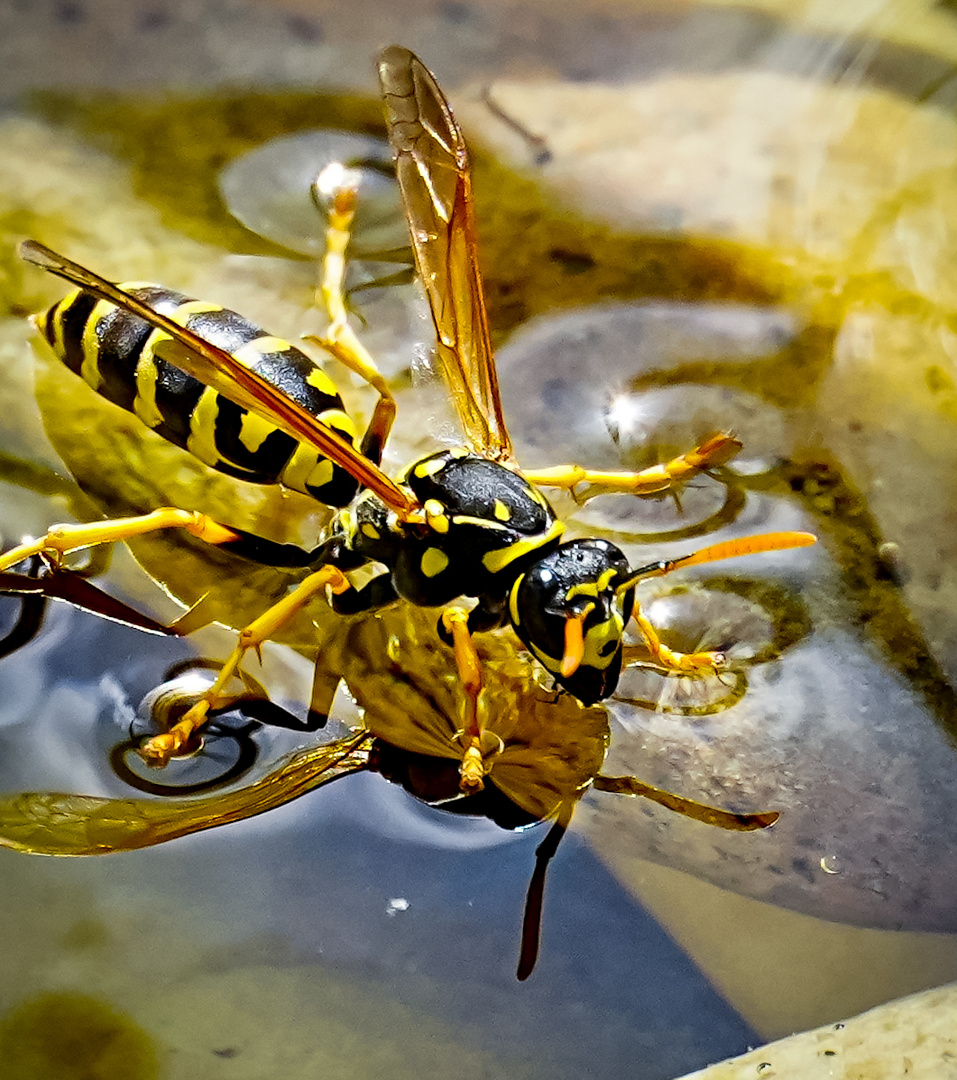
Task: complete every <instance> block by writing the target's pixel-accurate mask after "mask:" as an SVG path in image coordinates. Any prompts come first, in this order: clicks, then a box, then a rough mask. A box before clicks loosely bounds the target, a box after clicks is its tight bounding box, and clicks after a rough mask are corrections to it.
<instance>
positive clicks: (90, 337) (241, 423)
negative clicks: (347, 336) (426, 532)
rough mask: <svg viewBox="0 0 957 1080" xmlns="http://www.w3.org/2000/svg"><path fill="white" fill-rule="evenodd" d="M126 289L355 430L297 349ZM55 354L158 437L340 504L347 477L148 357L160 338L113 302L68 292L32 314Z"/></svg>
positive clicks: (352, 488) (227, 316)
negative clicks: (46, 308) (45, 309)
mask: <svg viewBox="0 0 957 1080" xmlns="http://www.w3.org/2000/svg"><path fill="white" fill-rule="evenodd" d="M121 288H123V289H124V290H125V291H126V292H129V293H132V294H133V296H135V297H137V299H139V300H142V301H144V302H145V303H147V304H149V306H150V307H152V308H155V309H156V311H158V312H160V313H162V314H164V315H166V316H168V317H169V318H171V319H173V320H174V321H175V322H177V323H180V325H182V326H186V327H188V328H189V329H190V330H192V331H193V332H194V333H196V334H198V335H199V336H200V337H202V338H205V339H206V340H207V341H208V342H210V343H211V344H213V345H216V346H218V347H219V348H220V349H223V350H225V351H226V352H229V353H232V354H233V355H234V356H235V357H236V358H237V359H239V360H240V361H241V362H242V363H244V364H245V365H246V366H247V367H250V368H252V369H253V370H254V371H256V372H257V373H258V374H260V375H261V376H262V377H263V378H264V379H266V380H267V381H268V382H270V383H272V384H273V385H274V386H276V387H278V388H279V389H281V390H282V391H283V393H285V394H286V395H287V396H288V397H290V398H291V399H292V400H293V401H295V402H297V403H298V404H299V405H302V406H303V407H304V408H305V409H306V410H307V411H308V412H310V413H311V414H312V415H313V416H315V417H318V418H319V419H320V420H322V421H323V422H324V423H325V424H328V425H329V426H330V427H332V428H335V429H336V431H338V432H339V433H340V434H342V435H344V436H345V438H346V439H348V440H349V441H350V442H351V443H353V445H355V443H356V429H355V425H354V424H353V422H352V420H351V419H350V417H349V416H347V415H346V413H345V412H344V411H343V407H342V399H341V398H340V397H339V394H338V392H337V390H336V388H335V385H334V384H333V382H332V380H331V379H329V378H328V376H327V375H326V374H325V373H324V372H323V371H322V370H320V369H319V368H318V367H317V366H316V365H315V364H314V363H313V362H312V360H310V359H309V357H308V356H306V355H305V353H303V352H301V351H300V350H299V349H297V348H295V346H293V345H291V344H290V343H289V342H287V341H283V340H282V339H281V338H275V337H271V336H270V335H268V334H267V333H266V332H265V331H264V330H261V329H260V328H259V327H258V326H255V325H254V324H253V323H251V322H249V321H248V320H247V319H244V318H243V317H242V316H241V315H237V314H236V312H234V311H228V310H226V309H225V308H221V307H219V306H218V305H216V304H208V303H205V302H204V301H201V300H191V299H190V298H189V297H186V296H183V295H182V294H180V293H177V292H173V291H172V290H171V289H165V288H163V287H162V286H161V285H147V284H142V283H134V284H125V285H122V286H121ZM36 324H37V326H38V328H39V330H40V332H41V333H42V334H43V336H44V337H45V338H46V339H47V341H48V342H49V343H50V345H51V346H52V348H53V351H54V352H55V353H56V355H57V356H58V357H59V358H60V359H61V360H62V361H63V362H64V363H65V364H66V366H67V367H68V368H70V370H71V371H74V372H76V374H77V375H80V376H81V377H82V378H83V379H84V380H85V381H86V382H87V383H89V384H90V386H92V387H93V389H94V390H95V391H96V392H97V393H98V394H101V395H102V396H103V397H105V398H107V399H108V400H109V401H112V402H114V403H115V404H117V405H119V406H120V407H121V408H123V409H127V410H128V411H129V412H132V413H135V414H136V415H137V416H138V417H139V418H140V420H142V421H143V423H144V424H146V425H147V426H148V427H150V428H152V429H153V430H154V431H156V432H158V433H159V434H160V435H162V436H163V437H164V438H165V439H168V440H169V441H170V442H172V443H175V444H176V445H177V446H181V447H183V448H184V449H185V450H188V451H189V452H190V453H191V454H193V455H194V456H195V457H197V458H199V460H200V461H203V462H205V463H206V464H207V465H210V466H212V468H214V469H218V470H219V471H220V472H223V473H227V474H228V475H230V476H236V477H239V478H240V479H243V480H249V481H252V482H254V483H259V484H274V483H277V482H281V483H283V484H285V485H286V487H290V488H293V489H294V490H296V491H301V492H304V493H305V494H307V495H312V496H314V497H315V498H316V499H318V500H319V501H320V502H323V503H326V504H327V505H329V506H345V505H346V504H347V503H348V502H350V501H351V499H352V498H353V497H354V495H355V493H356V488H357V484H356V481H355V480H354V479H353V478H352V477H351V476H350V475H349V473H347V472H346V471H345V470H343V469H342V468H340V467H339V466H338V465H335V464H334V463H333V462H331V461H328V460H327V459H326V458H324V457H322V456H321V455H320V454H318V453H317V451H315V450H313V449H311V448H310V447H308V446H305V445H303V444H302V443H299V442H297V441H296V440H295V439H293V438H291V437H290V436H289V435H287V434H285V433H284V432H282V431H279V430H277V429H276V428H275V427H274V426H273V425H272V424H270V423H269V422H268V421H267V420H264V419H263V418H262V417H260V416H256V415H255V414H253V413H250V412H249V411H248V410H246V409H244V408H241V407H240V406H239V405H236V404H234V403H233V402H231V401H229V400H228V399H226V398H224V397H223V396H222V395H221V394H218V393H216V391H214V390H211V389H210V388H209V387H208V386H204V385H203V384H202V383H201V382H199V381H198V380H196V379H194V378H193V377H192V376H191V375H187V374H185V373H184V372H182V371H180V370H179V368H176V367H174V366H173V365H172V364H170V363H168V362H167V361H165V360H162V359H161V358H160V357H158V356H155V355H154V354H153V343H154V342H155V341H156V340H157V337H166V335H165V334H164V333H163V332H162V331H157V330H154V329H153V327H151V326H150V325H149V324H148V323H146V322H144V321H143V320H142V319H140V318H138V317H137V316H135V315H131V314H130V313H129V312H127V311H124V310H123V309H122V308H119V307H116V306H115V305H114V304H110V303H108V302H107V301H105V300H97V298H96V297H95V296H93V295H91V294H90V293H88V292H84V291H82V290H77V291H75V292H73V293H71V294H70V295H69V296H67V297H65V298H64V299H63V300H61V301H60V302H59V303H58V304H55V305H54V306H53V307H51V308H50V309H49V310H48V311H47V312H46V313H45V314H43V315H39V316H37V318H36Z"/></svg>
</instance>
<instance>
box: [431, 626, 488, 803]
mask: <svg viewBox="0 0 957 1080" xmlns="http://www.w3.org/2000/svg"><path fill="white" fill-rule="evenodd" d="M439 632H440V634H441V636H442V637H446V638H450V639H451V641H452V649H453V652H454V654H455V666H456V668H457V670H458V673H459V679H460V680H461V682H462V687H463V689H464V690H465V723H464V725H463V727H462V730H461V732H459V738H460V740H461V742H462V745H463V746H464V747H465V750H464V753H463V755H462V764H461V766H460V768H459V774H460V776H461V780H460V787H461V788H462V790H463V791H466V792H477V791H481V790H482V788H483V787H484V777H485V774H486V772H487V771H488V769H487V767H486V764H485V757H486V753H487V746H488V737H487V736H488V733H486V732H483V730H482V727H481V725H480V724H479V719H478V699H479V695H480V694H481V693H482V688H483V686H484V682H483V679H482V665H481V662H480V660H479V656H478V652H477V651H476V648H475V642H474V641H473V640H472V635H471V632H470V631H469V613H468V612H467V611H463V610H462V609H461V608H446V610H445V611H443V612H442V617H441V619H440V621H439ZM483 735H485V736H486V738H485V739H483ZM483 743H484V744H485V747H486V750H483ZM499 745H500V744H499Z"/></svg>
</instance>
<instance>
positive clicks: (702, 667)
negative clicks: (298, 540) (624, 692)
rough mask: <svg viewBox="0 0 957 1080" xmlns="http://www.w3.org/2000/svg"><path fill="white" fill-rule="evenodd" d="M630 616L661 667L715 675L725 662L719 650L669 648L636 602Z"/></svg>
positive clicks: (691, 673) (683, 672)
mask: <svg viewBox="0 0 957 1080" xmlns="http://www.w3.org/2000/svg"><path fill="white" fill-rule="evenodd" d="M632 618H633V619H634V620H635V624H636V625H637V627H638V629H639V630H640V631H641V636H642V637H643V638H644V639H645V644H646V645H647V646H648V651H649V652H650V653H651V655H652V656H653V657H654V659H655V660H657V661H658V663H659V664H661V666H662V667H665V668H670V669H671V670H672V671H678V672H681V673H682V674H685V675H715V674H717V673H718V672H719V671H720V670H721V669H722V668H723V667H724V666H725V663H726V662H727V661H726V660H725V656H724V653H720V652H696V653H682V652H675V651H674V650H673V649H669V648H668V646H667V645H665V644H664V643H663V642H662V640H661V638H659V637H658V631H657V630H655V628H654V626H652V625H651V623H650V622H649V621H648V619H647V618H646V617H645V616H644V615H643V614H642V612H641V609H640V608H639V607H638V604H637V602H636V603H635V610H634V612H633V613H632Z"/></svg>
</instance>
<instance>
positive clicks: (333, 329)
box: [305, 186, 396, 465]
mask: <svg viewBox="0 0 957 1080" xmlns="http://www.w3.org/2000/svg"><path fill="white" fill-rule="evenodd" d="M355 213H356V192H355V188H352V187H348V186H344V187H341V188H340V189H339V190H338V191H337V192H336V194H335V197H334V199H333V202H332V207H331V209H330V210H329V224H328V225H327V227H326V253H325V255H324V257H323V260H322V281H321V283H320V285H319V290H318V291H319V300H320V301H321V304H322V306H323V307H324V308H325V310H326V312H327V313H328V315H329V329H328V330H327V331H326V336H325V337H321V338H320V337H316V336H315V335H313V334H307V335H306V338H305V340H306V341H311V342H313V343H314V344H316V345H318V346H319V347H320V348H323V349H325V350H326V352H328V353H330V354H331V355H332V356H334V357H335V358H336V359H337V360H338V361H339V363H341V364H344V365H345V366H346V367H347V368H348V369H349V370H350V371H352V372H354V373H355V374H356V375H358V376H359V377H360V378H361V379H364V380H365V381H366V382H367V383H368V384H369V385H370V386H371V387H372V388H373V389H374V390H375V391H376V392H377V393H378V395H379V400H378V401H377V402H376V405H375V409H374V410H373V412H372V418H371V419H370V421H369V426H368V427H367V428H366V431H365V434H364V435H363V437H362V445H361V446H360V450H361V452H362V453H363V455H365V457H367V458H369V460H370V461H372V462H374V463H375V464H376V465H378V464H379V463H380V462H381V461H382V449H383V447H384V446H385V444H386V441H387V440H388V438H389V433H390V432H391V430H392V424H393V422H394V421H395V412H396V405H395V398H393V396H392V391H391V390H390V389H389V387H388V385H387V384H386V381H385V378H384V376H383V375H382V372H381V371H379V369H378V367H377V366H376V362H375V360H373V359H372V357H371V355H370V354H369V352H368V350H367V349H366V348H365V346H364V345H363V344H362V342H361V341H360V340H359V339H358V337H357V336H356V333H355V331H354V330H353V329H352V327H351V326H350V325H349V316H348V312H347V310H346V297H345V288H344V284H343V282H344V279H345V272H346V248H347V247H348V246H349V241H350V239H351V238H352V222H353V219H354V218H355Z"/></svg>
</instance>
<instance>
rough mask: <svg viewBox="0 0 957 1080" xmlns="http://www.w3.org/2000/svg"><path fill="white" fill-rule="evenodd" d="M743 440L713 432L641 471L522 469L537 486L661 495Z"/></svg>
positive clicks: (729, 454)
mask: <svg viewBox="0 0 957 1080" xmlns="http://www.w3.org/2000/svg"><path fill="white" fill-rule="evenodd" d="M741 445H742V444H741V442H740V441H739V440H738V439H736V438H734V437H733V436H731V435H712V436H711V438H710V439H706V440H705V441H704V442H703V443H702V444H701V445H700V446H698V447H696V448H695V449H694V450H691V451H690V452H689V453H687V454H681V455H679V456H678V457H676V458H672V459H671V461H666V462H663V463H662V464H660V465H652V466H650V467H649V468H647V469H641V470H640V471H638V472H623V471H620V470H607V471H604V470H600V469H586V468H585V467H584V466H582V465H555V466H553V467H552V468H550V469H538V470H531V471H528V470H523V472H524V474H525V477H526V479H528V480H530V481H531V482H532V483H533V484H535V485H537V486H538V487H557V488H562V489H564V490H567V491H574V490H575V489H576V488H578V487H583V488H585V489H586V491H585V493H584V497H585V498H589V499H590V498H592V497H593V496H594V495H605V494H611V493H615V492H619V493H623V494H629V495H658V494H660V493H662V492H676V491H678V490H679V489H680V488H681V486H682V485H683V484H686V483H687V482H688V481H689V480H691V479H693V478H694V477H695V476H697V475H698V474H699V473H703V472H707V471H708V470H709V469H714V468H717V467H718V466H719V465H725V464H726V463H727V462H729V461H730V460H731V459H732V458H733V457H734V455H735V454H736V453H737V452H738V451H739V450H740V449H741Z"/></svg>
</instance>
